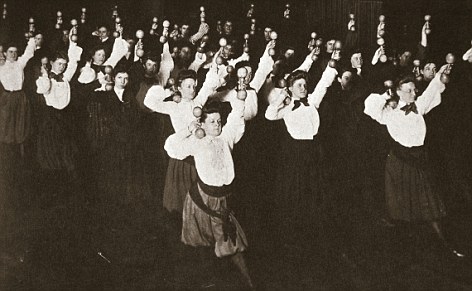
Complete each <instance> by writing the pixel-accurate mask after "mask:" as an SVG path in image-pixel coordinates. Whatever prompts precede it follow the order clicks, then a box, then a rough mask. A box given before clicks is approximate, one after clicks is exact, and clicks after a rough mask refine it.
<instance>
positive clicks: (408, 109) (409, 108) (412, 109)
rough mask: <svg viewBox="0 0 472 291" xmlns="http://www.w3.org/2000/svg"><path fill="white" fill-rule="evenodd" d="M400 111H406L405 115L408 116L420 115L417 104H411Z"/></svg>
mask: <svg viewBox="0 0 472 291" xmlns="http://www.w3.org/2000/svg"><path fill="white" fill-rule="evenodd" d="M400 110H403V111H405V115H408V114H409V113H410V112H414V113H416V114H418V109H417V108H416V104H415V102H411V103H410V104H407V105H405V106H403V107H402V108H400Z"/></svg>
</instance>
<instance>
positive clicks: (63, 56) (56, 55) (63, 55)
mask: <svg viewBox="0 0 472 291" xmlns="http://www.w3.org/2000/svg"><path fill="white" fill-rule="evenodd" d="M57 59H64V60H66V61H67V62H69V56H67V53H66V52H64V51H57V52H55V53H54V54H53V55H52V56H51V62H55V61H56V60H57Z"/></svg>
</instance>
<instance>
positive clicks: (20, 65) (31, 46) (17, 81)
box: [0, 38, 36, 91]
mask: <svg viewBox="0 0 472 291" xmlns="http://www.w3.org/2000/svg"><path fill="white" fill-rule="evenodd" d="M35 48H36V45H35V42H34V38H30V39H29V41H28V45H27V46H26V49H25V52H24V53H23V55H22V56H21V57H19V58H18V60H16V61H13V62H11V61H8V60H6V61H5V64H3V65H2V66H0V82H1V83H2V85H3V87H4V88H5V90H8V91H19V90H21V89H23V82H24V79H25V74H24V72H23V69H24V68H25V67H26V64H27V63H28V61H29V60H30V59H31V58H32V57H33V56H34V50H35Z"/></svg>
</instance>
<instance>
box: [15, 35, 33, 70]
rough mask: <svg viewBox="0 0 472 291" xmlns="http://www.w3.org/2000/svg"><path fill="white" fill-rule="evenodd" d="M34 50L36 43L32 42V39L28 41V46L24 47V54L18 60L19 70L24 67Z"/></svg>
mask: <svg viewBox="0 0 472 291" xmlns="http://www.w3.org/2000/svg"><path fill="white" fill-rule="evenodd" d="M35 50H36V43H35V42H34V38H30V39H29V40H28V44H27V45H26V48H25V52H24V53H23V55H22V56H21V57H19V58H18V63H19V64H20V66H21V68H22V69H23V68H24V67H26V64H27V63H28V61H29V60H30V59H31V58H32V57H33V56H34V51H35Z"/></svg>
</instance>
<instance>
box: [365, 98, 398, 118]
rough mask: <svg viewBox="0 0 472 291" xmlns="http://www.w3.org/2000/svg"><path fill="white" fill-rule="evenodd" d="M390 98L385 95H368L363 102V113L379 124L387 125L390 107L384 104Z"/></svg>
mask: <svg viewBox="0 0 472 291" xmlns="http://www.w3.org/2000/svg"><path fill="white" fill-rule="evenodd" d="M389 98H390V96H389V95H388V94H387V93H384V94H382V95H380V94H370V95H369V97H367V99H366V100H365V101H364V106H365V107H364V113H365V114H367V115H369V116H370V117H371V118H372V119H374V120H376V121H377V122H378V123H380V124H387V122H388V118H389V112H390V111H391V110H392V108H391V107H389V106H385V102H386V101H387V100H388V99H389Z"/></svg>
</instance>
